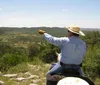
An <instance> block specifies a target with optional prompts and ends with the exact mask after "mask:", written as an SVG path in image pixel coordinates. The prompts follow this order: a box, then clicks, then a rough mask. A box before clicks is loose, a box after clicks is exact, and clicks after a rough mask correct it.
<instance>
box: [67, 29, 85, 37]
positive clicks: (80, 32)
mask: <svg viewBox="0 0 100 85" xmlns="http://www.w3.org/2000/svg"><path fill="white" fill-rule="evenodd" d="M67 29H68V30H69V31H70V32H72V33H75V34H79V35H81V36H85V34H84V33H83V32H82V31H79V32H74V31H72V30H70V28H67Z"/></svg>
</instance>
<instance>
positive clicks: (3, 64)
mask: <svg viewBox="0 0 100 85" xmlns="http://www.w3.org/2000/svg"><path fill="white" fill-rule="evenodd" d="M26 61H27V57H26V56H24V55H18V54H9V53H6V54H4V55H3V56H2V58H1V59H0V69H1V71H7V70H8V69H9V68H10V67H12V66H16V65H17V64H19V63H21V62H26Z"/></svg>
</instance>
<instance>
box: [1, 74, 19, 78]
mask: <svg viewBox="0 0 100 85" xmlns="http://www.w3.org/2000/svg"><path fill="white" fill-rule="evenodd" d="M3 76H5V77H8V78H14V77H17V74H5V75H3Z"/></svg>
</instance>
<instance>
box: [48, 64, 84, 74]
mask: <svg viewBox="0 0 100 85" xmlns="http://www.w3.org/2000/svg"><path fill="white" fill-rule="evenodd" d="M67 68H72V69H73V70H78V71H79V73H80V75H83V74H82V70H81V68H80V67H79V66H78V67H72V66H61V65H60V62H58V63H55V64H53V65H52V67H51V69H50V70H49V71H48V72H47V75H48V74H50V75H53V74H57V73H61V72H62V70H63V69H67Z"/></svg>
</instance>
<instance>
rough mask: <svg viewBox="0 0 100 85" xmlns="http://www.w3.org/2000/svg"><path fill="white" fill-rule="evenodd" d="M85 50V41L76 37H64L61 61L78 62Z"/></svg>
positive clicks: (66, 62)
mask: <svg viewBox="0 0 100 85" xmlns="http://www.w3.org/2000/svg"><path fill="white" fill-rule="evenodd" d="M85 51H86V45H85V43H84V42H83V41H82V40H80V39H79V38H78V37H75V36H72V37H69V38H68V37H66V39H65V40H63V43H62V45H61V62H63V63H65V64H80V63H81V62H82V58H83V56H84V54H85Z"/></svg>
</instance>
